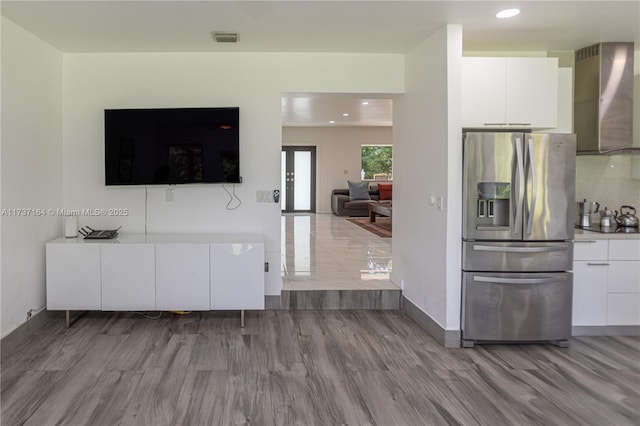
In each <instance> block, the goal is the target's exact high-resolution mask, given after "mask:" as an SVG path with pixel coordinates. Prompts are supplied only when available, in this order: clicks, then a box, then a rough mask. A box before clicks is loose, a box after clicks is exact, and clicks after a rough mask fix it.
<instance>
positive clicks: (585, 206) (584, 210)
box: [576, 199, 600, 228]
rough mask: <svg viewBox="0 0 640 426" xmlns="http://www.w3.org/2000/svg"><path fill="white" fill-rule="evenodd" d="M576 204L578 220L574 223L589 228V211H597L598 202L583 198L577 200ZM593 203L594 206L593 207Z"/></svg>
mask: <svg viewBox="0 0 640 426" xmlns="http://www.w3.org/2000/svg"><path fill="white" fill-rule="evenodd" d="M576 204H577V205H578V208H577V210H578V220H577V222H576V225H578V226H580V227H581V228H590V227H591V213H598V209H599V208H600V204H598V203H597V202H593V201H587V200H586V199H584V200H583V201H578V202H577V203H576ZM594 205H595V208H594V207H593V206H594Z"/></svg>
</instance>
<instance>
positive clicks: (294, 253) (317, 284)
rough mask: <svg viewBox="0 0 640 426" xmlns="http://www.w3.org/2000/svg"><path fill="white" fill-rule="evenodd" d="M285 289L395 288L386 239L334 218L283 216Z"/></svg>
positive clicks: (388, 245)
mask: <svg viewBox="0 0 640 426" xmlns="http://www.w3.org/2000/svg"><path fill="white" fill-rule="evenodd" d="M281 230H282V239H281V240H282V248H281V252H282V263H281V265H282V266H281V271H282V281H283V289H284V290H399V287H398V286H397V285H396V284H394V283H392V282H391V281H390V280H389V274H390V272H391V268H392V264H391V238H382V237H379V236H377V235H375V234H372V233H371V232H369V231H366V230H364V229H362V228H360V227H359V226H357V225H354V224H353V223H351V222H349V221H348V220H347V218H343V217H338V216H335V215H333V214H289V213H286V214H283V215H282V226H281Z"/></svg>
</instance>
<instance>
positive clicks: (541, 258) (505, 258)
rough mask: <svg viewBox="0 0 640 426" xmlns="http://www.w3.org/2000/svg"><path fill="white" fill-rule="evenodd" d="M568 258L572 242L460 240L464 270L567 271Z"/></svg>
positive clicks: (570, 263) (571, 251)
mask: <svg viewBox="0 0 640 426" xmlns="http://www.w3.org/2000/svg"><path fill="white" fill-rule="evenodd" d="M572 259H573V243H572V242H554V243H542V242H520V243H517V242H492V241H463V242H462V269H463V270H464V271H509V272H545V271H549V272H554V271H569V270H571V269H572Z"/></svg>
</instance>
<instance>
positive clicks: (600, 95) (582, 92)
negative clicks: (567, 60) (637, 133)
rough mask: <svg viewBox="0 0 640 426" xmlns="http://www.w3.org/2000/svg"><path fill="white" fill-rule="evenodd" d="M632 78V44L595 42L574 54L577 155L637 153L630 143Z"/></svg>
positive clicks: (574, 126) (637, 147)
mask: <svg viewBox="0 0 640 426" xmlns="http://www.w3.org/2000/svg"><path fill="white" fill-rule="evenodd" d="M633 79H634V77H633V43H598V44H595V45H593V46H589V47H585V48H583V49H580V50H577V51H576V52H575V90H574V100H573V109H574V113H573V114H574V117H573V130H574V132H575V133H576V134H577V144H578V149H577V150H578V154H613V153H621V152H630V151H638V152H639V153H640V147H639V146H634V144H633Z"/></svg>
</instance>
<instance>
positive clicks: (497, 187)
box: [476, 182, 511, 227]
mask: <svg viewBox="0 0 640 426" xmlns="http://www.w3.org/2000/svg"><path fill="white" fill-rule="evenodd" d="M510 204H511V183H509V182H479V183H478V185H477V200H476V221H477V225H478V226H482V227H485V226H509V207H510Z"/></svg>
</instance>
